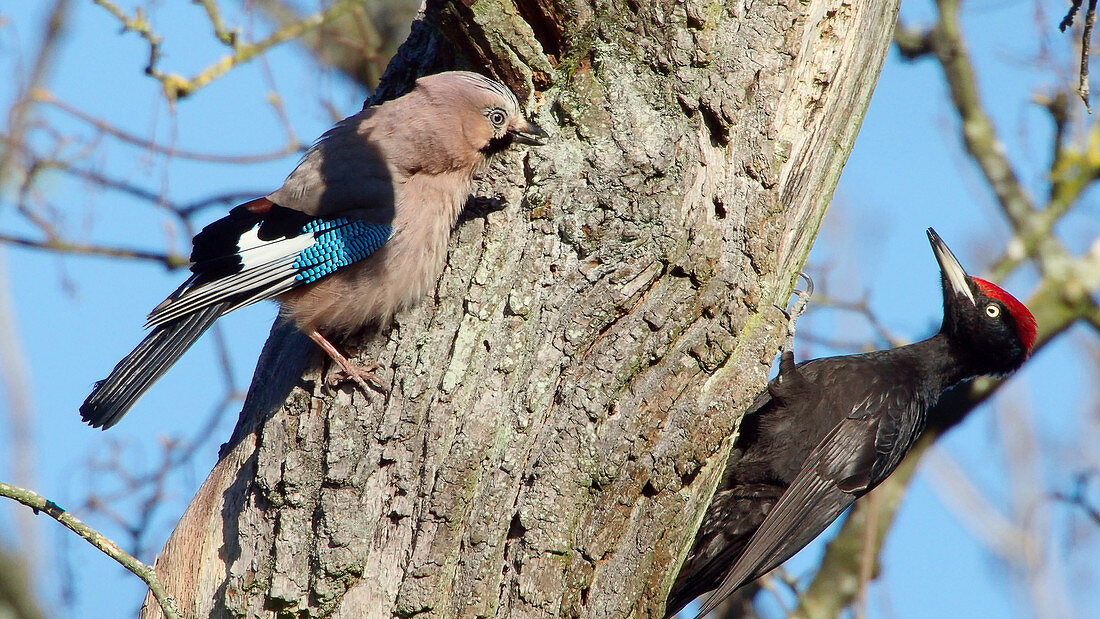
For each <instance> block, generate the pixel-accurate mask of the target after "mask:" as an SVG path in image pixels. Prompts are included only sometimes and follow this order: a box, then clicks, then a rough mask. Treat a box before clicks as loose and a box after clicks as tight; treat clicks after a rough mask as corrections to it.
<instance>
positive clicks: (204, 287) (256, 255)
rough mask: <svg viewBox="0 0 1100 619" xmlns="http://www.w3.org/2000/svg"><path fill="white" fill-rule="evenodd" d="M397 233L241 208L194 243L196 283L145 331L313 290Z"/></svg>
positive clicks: (280, 210)
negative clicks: (220, 308)
mask: <svg viewBox="0 0 1100 619" xmlns="http://www.w3.org/2000/svg"><path fill="white" fill-rule="evenodd" d="M391 232H392V227H391V226H390V225H388V224H382V223H372V222H367V221H363V220H359V219H352V218H348V217H312V216H310V215H307V214H305V213H302V212H300V211H295V210H293V209H288V208H284V207H281V206H272V207H271V208H270V210H267V211H266V212H263V213H255V212H253V211H251V210H249V209H248V208H246V207H244V206H238V207H237V208H235V209H233V210H232V211H230V212H229V215H227V216H226V217H224V218H222V219H220V220H218V221H215V222H214V223H212V224H210V225H208V226H207V227H205V228H203V230H202V231H201V232H199V233H198V234H197V235H195V239H194V249H193V250H192V252H191V261H192V265H191V272H192V275H191V277H190V278H189V279H188V280H187V281H186V282H184V284H183V285H182V286H180V287H179V289H178V290H176V291H175V292H174V293H172V295H171V296H169V297H168V298H167V299H165V300H164V302H162V303H161V304H160V305H158V306H157V307H155V308H153V311H152V312H151V313H150V314H149V320H148V323H147V325H146V326H149V327H156V326H158V325H162V324H165V323H167V322H169V321H171V320H174V319H176V318H179V317H180V316H183V315H185V314H188V313H190V312H194V311H196V310H199V309H201V308H204V307H207V306H210V305H213V304H221V303H228V305H227V308H226V310H225V311H226V312H229V311H232V310H235V309H237V308H239V307H243V306H245V305H249V304H251V303H255V302H256V301H261V300H263V299H270V298H272V297H275V296H277V295H280V294H282V293H284V292H286V291H288V290H291V289H293V288H297V287H298V286H304V285H306V284H310V283H313V282H315V281H317V280H319V279H321V278H322V277H325V276H326V275H329V274H331V273H333V272H335V271H337V270H338V269H341V268H343V267H345V266H347V265H349V264H353V263H355V262H358V261H360V260H363V259H364V258H366V257H368V256H370V255H371V254H372V253H374V252H375V251H377V250H378V248H379V247H381V246H382V245H384V244H385V242H386V241H387V240H388V239H389V237H390V234H391Z"/></svg>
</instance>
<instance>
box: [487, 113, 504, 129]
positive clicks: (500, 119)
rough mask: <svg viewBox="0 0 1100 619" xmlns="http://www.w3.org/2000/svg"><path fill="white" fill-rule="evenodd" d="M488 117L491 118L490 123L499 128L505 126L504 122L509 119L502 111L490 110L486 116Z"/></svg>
mask: <svg viewBox="0 0 1100 619" xmlns="http://www.w3.org/2000/svg"><path fill="white" fill-rule="evenodd" d="M486 116H487V117H488V118H489V122H491V123H493V125H495V126H497V127H500V126H501V125H503V124H504V121H505V120H507V118H508V117H507V116H505V115H504V112H503V111H501V110H489V113H488V114H486Z"/></svg>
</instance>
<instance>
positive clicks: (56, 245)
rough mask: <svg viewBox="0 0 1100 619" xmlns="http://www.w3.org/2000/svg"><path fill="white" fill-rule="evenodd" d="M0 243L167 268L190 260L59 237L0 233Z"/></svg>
mask: <svg viewBox="0 0 1100 619" xmlns="http://www.w3.org/2000/svg"><path fill="white" fill-rule="evenodd" d="M0 243H10V244H12V245H19V246H21V247H30V248H33V249H42V250H48V251H55V252H60V253H66V254H82V255H85V256H109V257H112V258H135V259H138V260H148V261H151V262H157V263H160V264H163V265H164V266H165V267H167V268H169V269H178V268H180V267H183V266H187V265H188V264H190V263H191V261H190V260H189V259H188V258H187V256H184V255H182V254H160V253H156V252H148V251H143V250H140V249H124V248H121V247H108V246H106V245H91V244H87V243H77V242H73V241H66V240H64V239H60V238H47V239H45V240H40V241H36V240H34V239H27V238H23V237H18V236H14V235H11V234H3V233H0Z"/></svg>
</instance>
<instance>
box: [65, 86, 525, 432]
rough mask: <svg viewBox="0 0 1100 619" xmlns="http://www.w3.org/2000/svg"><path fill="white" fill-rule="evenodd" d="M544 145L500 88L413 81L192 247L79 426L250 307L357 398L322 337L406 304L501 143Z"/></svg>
mask: <svg viewBox="0 0 1100 619" xmlns="http://www.w3.org/2000/svg"><path fill="white" fill-rule="evenodd" d="M545 138H546V133H545V132H544V131H543V130H542V129H540V128H539V127H538V125H535V124H534V123H532V122H530V121H528V120H527V119H526V118H525V117H524V115H523V113H522V112H521V111H520V108H519V102H518V101H517V100H516V97H515V95H514V94H512V92H511V91H510V90H508V88H506V87H505V86H503V85H501V84H499V83H497V82H495V81H493V80H491V79H489V78H487V77H484V76H481V75H478V74H476V73H469V72H465V71H453V72H447V73H439V74H436V75H430V76H426V77H422V78H420V79H419V80H417V82H416V86H415V87H414V88H413V90H412V91H411V92H409V93H408V94H406V95H404V96H402V97H399V98H397V99H394V100H391V101H388V102H386V103H383V104H381V105H378V106H374V107H369V108H366V109H364V110H362V111H361V112H359V113H358V114H355V115H353V116H349V117H348V118H345V119H344V120H342V121H340V122H339V123H337V124H336V126H335V127H333V128H332V129H329V130H328V131H327V132H326V133H325V134H324V135H322V136H321V138H320V139H319V140H318V141H317V143H316V144H314V145H313V147H311V148H310V149H309V151H308V152H307V153H306V155H305V157H303V158H302V161H301V163H299V164H298V167H297V168H295V169H294V171H293V172H291V173H290V176H288V177H287V179H286V181H285V182H284V183H283V186H282V187H280V188H279V189H277V190H276V191H274V192H272V193H270V194H268V195H267V196H265V197H262V198H257V199H255V200H252V201H251V202H247V203H245V204H242V205H240V206H237V207H236V208H234V209H232V210H231V211H230V212H229V215H227V216H226V217H224V218H222V219H219V220H218V221H215V222H214V223H212V224H210V225H208V226H206V227H205V228H203V229H202V231H200V232H199V233H198V234H197V235H195V238H194V240H193V244H194V247H193V249H192V252H191V262H192V264H191V276H190V278H188V280H187V281H186V282H184V283H183V285H182V286H180V287H179V289H178V290H176V291H175V292H173V293H172V294H171V296H169V297H168V298H167V299H165V300H164V301H163V302H162V303H161V304H160V305H158V306H156V307H155V308H153V311H152V312H150V314H149V319H148V322H147V323H146V327H149V328H152V332H151V333H149V335H148V336H146V338H145V339H144V340H142V342H141V343H140V344H138V346H137V348H135V349H134V350H133V352H131V353H130V354H129V355H126V357H125V358H124V359H123V360H122V361H120V362H119V363H118V365H116V366H115V368H114V370H112V371H111V374H110V375H109V376H108V377H107V378H106V379H104V380H101V381H99V382H97V383H96V384H95V387H94V388H93V389H92V393H91V395H89V396H88V399H87V400H85V401H84V404H83V405H82V406H81V407H80V414H81V417H83V419H84V421H86V422H88V423H89V424H90V425H92V426H93V427H102V428H104V429H106V428H109V427H111V426H112V425H114V424H115V423H118V420H119V419H121V418H122V416H123V415H124V414H125V413H126V411H127V410H129V409H130V407H131V406H132V405H133V404H134V402H135V401H136V400H137V399H138V398H139V397H141V395H142V394H143V393H145V391H146V390H147V389H149V387H150V386H151V385H152V384H153V382H154V381H156V380H157V379H158V378H160V377H161V375H163V374H164V372H165V371H167V370H168V368H169V367H170V366H171V365H172V364H173V363H175V362H176V360H177V359H179V358H180V356H181V355H182V354H183V353H184V352H185V351H186V350H187V349H188V348H189V347H190V346H191V344H193V343H194V342H195V340H197V339H198V337H199V336H200V335H202V333H203V332H204V331H206V329H207V328H209V327H210V325H211V324H213V323H214V321H215V320H217V319H218V317H219V316H221V315H222V314H225V313H226V312H230V311H233V310H235V309H237V308H239V307H244V306H245V305H249V304H251V303H255V302H256V301H260V300H263V299H275V300H277V301H279V302H280V303H281V304H282V308H281V312H282V313H283V315H284V316H287V317H288V318H291V319H293V320H294V321H296V323H297V325H298V327H299V328H300V329H301V330H302V331H303V332H305V333H306V334H308V335H309V336H310V337H311V338H312V339H313V340H314V341H316V342H317V343H318V344H319V345H320V346H321V347H322V348H323V349H324V350H325V352H327V353H328V354H329V355H330V356H332V357H333V359H335V360H336V361H337V362H338V363H340V365H341V366H342V367H343V368H344V370H345V371H347V372H348V373H349V374H350V375H352V376H353V377H356V378H357V380H358V381H359V382H360V384H361V385H364V386H365V385H366V383H365V382H364V381H363V380H362V378H361V377H360V370H359V369H358V368H355V367H354V366H353V365H351V364H350V362H349V361H348V360H347V359H346V358H344V356H343V355H341V354H340V353H339V351H337V349H336V348H335V347H334V346H333V345H332V344H331V343H330V342H329V341H328V339H327V338H329V337H339V338H342V337H346V336H348V335H350V334H352V333H354V332H356V331H358V330H360V329H362V328H363V327H365V326H367V325H371V324H374V325H385V324H386V323H387V322H388V321H389V320H390V319H391V318H392V317H393V315H394V314H395V313H396V312H398V311H401V310H402V309H405V308H408V307H410V306H412V305H414V304H415V303H417V302H418V301H419V300H420V299H421V298H422V297H423V296H424V295H425V293H427V292H428V290H429V289H430V288H431V287H432V286H433V285H434V284H435V282H436V280H437V279H438V277H439V274H440V272H441V271H442V269H443V266H444V263H445V260H446V252H447V241H448V239H449V238H450V233H451V229H452V228H453V227H454V225H455V224H456V222H457V221H458V217H459V214H460V213H461V212H462V208H463V206H464V205H465V203H466V200H467V198H468V197H469V195H470V192H471V191H472V185H473V177H474V175H475V173H477V172H478V171H480V170H483V169H484V168H485V167H486V164H487V162H488V160H489V158H490V157H491V156H492V155H494V154H495V153H498V152H500V151H502V150H504V149H505V148H507V147H508V146H509V145H511V144H512V143H514V142H516V143H522V144H531V145H540V144H543V143H544V139H545ZM322 332H323V333H324V334H325V335H322Z"/></svg>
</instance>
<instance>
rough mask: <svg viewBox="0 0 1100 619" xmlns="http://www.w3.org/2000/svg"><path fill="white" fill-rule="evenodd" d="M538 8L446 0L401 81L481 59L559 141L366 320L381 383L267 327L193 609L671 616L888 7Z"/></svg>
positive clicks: (501, 172) (207, 510)
mask: <svg viewBox="0 0 1100 619" xmlns="http://www.w3.org/2000/svg"><path fill="white" fill-rule="evenodd" d="M518 5H519V6H518V7H517V6H515V5H513V4H512V3H511V2H508V1H506V0H479V1H477V2H472V3H469V6H466V5H465V4H460V3H448V2H437V1H435V2H433V1H429V2H428V3H427V6H426V8H425V10H424V12H423V14H422V16H421V19H420V21H419V22H418V23H417V24H415V26H414V28H413V33H412V35H411V36H410V38H409V41H408V42H406V44H405V45H404V46H403V48H402V50H401V52H399V54H398V57H397V58H395V60H394V62H393V63H392V64H391V66H390V69H389V70H388V72H387V77H386V78H385V80H384V85H383V88H382V89H381V90H380V96H389V95H390V94H391V93H396V92H400V91H401V89H403V88H405V87H407V85H408V84H409V83H410V79H411V78H412V77H413V76H414V75H416V74H419V73H422V72H432V71H436V70H442V69H446V68H452V67H453V66H456V65H457V66H468V67H473V68H475V69H478V70H486V71H487V72H489V73H491V74H493V75H495V76H497V77H498V78H500V79H501V80H502V81H504V82H506V83H508V84H509V85H510V86H512V87H513V89H514V90H516V91H517V93H518V94H520V97H521V100H522V99H523V97H524V96H529V103H530V104H529V105H528V108H529V109H532V108H533V109H536V110H537V114H536V118H537V121H538V122H539V123H540V124H541V125H542V126H543V127H547V128H548V129H549V130H550V132H551V133H552V135H553V139H552V140H551V143H550V144H549V145H547V146H544V147H542V148H539V149H530V150H526V151H516V152H511V153H509V154H508V155H506V156H504V157H502V158H501V159H500V160H499V161H497V163H495V164H494V165H493V167H492V168H491V169H490V170H489V172H488V173H487V174H486V175H485V179H484V182H483V183H482V184H481V185H480V187H479V195H481V196H491V197H494V198H498V199H499V200H500V203H499V204H498V207H497V208H494V209H491V212H489V213H487V214H484V213H483V214H480V215H472V216H470V217H468V218H467V221H465V222H464V223H463V224H461V225H460V226H459V228H458V229H457V230H456V231H455V233H454V236H453V238H452V242H451V248H450V254H449V263H448V264H449V265H448V267H447V269H446V270H445V272H444V274H443V276H442V277H441V279H440V282H439V285H438V288H437V290H436V294H435V296H434V298H432V299H430V300H428V301H427V302H425V303H424V304H423V305H422V306H421V307H419V308H417V309H415V310H412V311H409V312H406V313H404V314H402V315H400V316H399V317H398V319H397V322H396V325H395V326H394V327H393V328H392V329H389V330H387V331H385V332H382V333H376V334H367V335H366V336H364V338H363V340H362V342H361V343H360V344H361V345H362V348H361V349H360V355H359V358H360V359H361V360H374V361H377V362H379V363H380V364H381V367H380V369H379V370H378V373H379V374H380V375H382V376H383V377H384V378H385V379H386V380H388V381H390V384H391V385H392V389H391V391H390V393H389V394H388V395H387V396H381V395H379V394H373V395H371V396H370V397H369V398H368V397H367V396H365V395H364V394H363V393H361V392H360V391H357V390H356V389H355V388H354V387H353V385H352V384H351V383H348V384H342V385H339V386H336V387H330V386H327V383H326V380H327V378H326V371H325V370H323V369H322V363H321V356H320V355H319V354H317V353H316V351H314V348H313V346H312V344H310V343H309V342H308V340H306V339H305V337H304V336H302V335H301V334H300V333H298V332H297V331H296V330H294V329H293V328H291V327H288V326H286V325H278V324H277V325H276V326H275V328H274V329H273V332H272V336H271V338H270V339H269V341H268V344H267V347H266V348H265V351H264V354H263V356H262V357H261V359H260V362H259V366H258V368H257V371H256V377H255V379H254V381H253V385H252V389H251V391H250V394H249V397H248V400H247V402H246V403H245V407H244V411H243V412H242V417H241V421H240V423H239V425H238V428H237V431H236V432H235V433H234V437H233V439H232V440H231V441H230V443H228V444H227V445H226V446H225V448H224V450H223V457H222V459H221V461H220V462H219V463H218V464H217V466H216V467H215V469H214V471H213V472H212V473H211V474H210V477H209V478H208V479H207V480H206V482H205V483H204V484H203V486H202V488H201V489H200V490H199V493H198V495H197V496H196V497H195V499H194V501H193V502H192V504H191V506H190V507H189V508H188V510H187V511H186V513H185V514H184V516H183V519H182V520H181V521H180V523H179V525H178V527H177V529H176V531H175V532H174V534H173V535H172V538H171V539H170V540H169V542H168V544H167V545H166V546H165V549H164V553H163V554H162V555H161V557H160V559H159V560H158V561H157V572H158V573H159V574H161V577H162V578H164V579H165V581H166V586H167V588H168V590H169V591H170V592H172V594H173V595H174V596H175V598H176V600H177V601H178V602H179V604H180V606H181V608H182V609H183V611H184V613H185V614H186V615H188V616H206V615H210V614H215V615H219V616H221V615H242V616H256V615H265V614H286V615H296V616H330V615H334V616H340V617H367V616H374V617H390V616H394V615H397V616H401V617H409V616H413V615H418V614H427V615H430V616H440V617H491V616H513V617H528V616H568V617H581V616H583V617H628V616H654V617H660V616H662V612H663V610H662V609H663V605H664V597H665V595H666V593H667V591H668V587H669V586H670V585H671V583H672V580H673V579H674V577H675V576H676V572H677V569H678V567H679V563H680V560H681V559H682V557H683V554H684V553H685V552H686V550H687V548H688V547H689V545H690V543H691V540H692V538H693V536H694V531H695V528H696V526H697V524H698V521H699V519H700V518H701V517H702V513H703V511H704V509H705V508H706V505H707V503H708V501H709V498H710V495H711V493H712V492H713V489H714V486H715V484H716V483H717V480H718V477H719V474H720V473H721V470H722V465H723V463H724V462H725V458H726V455H727V454H728V451H729V444H730V442H729V441H728V440H727V439H729V438H730V437H731V436H732V434H733V430H734V428H735V426H736V422H737V420H738V417H739V415H740V411H741V410H743V408H744V406H745V405H746V404H747V403H748V402H749V401H750V399H751V397H752V396H753V394H754V393H755V392H756V391H757V390H758V389H760V388H761V387H762V386H763V384H764V383H765V380H766V375H767V372H768V368H769V366H770V364H771V361H772V359H773V357H774V355H775V353H776V351H777V349H778V346H779V344H780V343H781V341H782V339H783V336H784V333H785V324H786V318H785V315H784V314H783V312H782V311H781V309H780V308H782V307H783V306H785V304H786V301H787V298H788V295H789V293H790V291H791V285H792V282H793V280H794V275H795V274H796V273H797V271H798V269H799V268H800V267H801V266H802V263H803V261H804V260H805V257H806V254H807V252H808V251H809V248H810V244H811V243H812V241H813V238H814V236H815V235H816V233H817V229H818V225H819V223H820V220H821V217H822V216H823V214H824V211H825V207H826V205H827V203H828V200H829V197H830V195H831V193H832V191H833V189H834V187H835V185H836V181H837V178H838V176H839V174H840V170H841V167H842V166H843V164H844V161H845V158H846V157H847V154H848V152H849V151H850V149H851V146H852V142H853V140H854V138H855V135H856V132H857V130H858V128H859V124H860V121H861V120H862V117H863V113H864V110H865V108H866V105H867V102H868V100H869V98H870V95H871V91H872V89H873V88H874V84H875V81H876V79H877V77H878V71H879V69H880V67H881V65H882V61H883V58H884V56H885V53H886V50H887V47H888V45H889V43H890V38H891V34H892V31H893V24H894V18H895V15H896V11H897V1H896V0H890V1H883V0H847V1H842V0H805V1H802V2H796V1H794V0H790V1H788V2H786V3H780V4H774V3H763V2H751V1H749V0H745V1H742V2H731V3H729V4H728V5H726V6H723V5H720V4H718V3H704V2H699V1H696V0H686V1H685V0H680V1H675V0H657V1H649V0H646V1H641V2H635V1H633V0H626V1H625V2H606V1H602V0H600V1H596V0H593V1H592V2H578V3H576V4H575V5H574V4H568V3H567V2H565V0H524V1H520V2H518ZM537 91H539V92H541V94H539V96H537V97H535V96H531V93H534V92H537ZM143 616H159V609H158V608H157V607H156V603H155V601H152V600H151V598H150V599H149V600H147V602H146V606H145V608H144V610H143Z"/></svg>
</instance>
